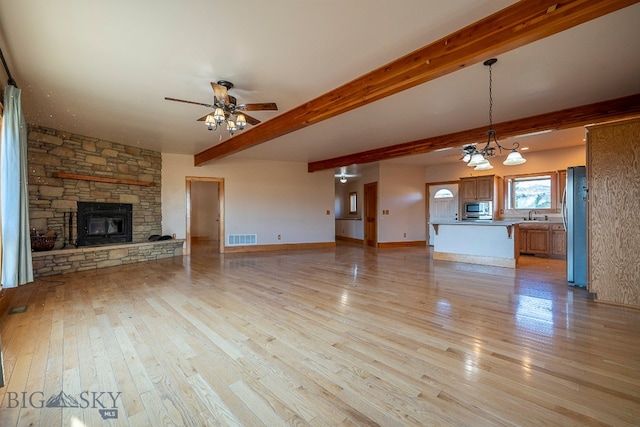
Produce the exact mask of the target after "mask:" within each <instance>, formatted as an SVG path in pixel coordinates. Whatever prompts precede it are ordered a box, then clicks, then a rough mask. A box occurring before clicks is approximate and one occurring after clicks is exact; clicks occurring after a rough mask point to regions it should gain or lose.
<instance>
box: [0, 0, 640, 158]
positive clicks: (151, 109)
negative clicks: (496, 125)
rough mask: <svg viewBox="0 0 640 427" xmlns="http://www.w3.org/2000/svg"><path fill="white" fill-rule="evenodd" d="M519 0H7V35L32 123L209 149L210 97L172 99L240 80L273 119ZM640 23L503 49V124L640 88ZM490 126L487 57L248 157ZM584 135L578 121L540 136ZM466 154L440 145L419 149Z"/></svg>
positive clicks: (312, 152)
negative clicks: (267, 105)
mask: <svg viewBox="0 0 640 427" xmlns="http://www.w3.org/2000/svg"><path fill="white" fill-rule="evenodd" d="M511 3H514V2H513V1H508V0H456V1H448V2H444V1H441V0H396V1H395V2H393V6H390V4H391V3H390V2H389V1H387V0H384V1H383V0H348V1H345V0H270V1H264V0H245V1H242V2H234V3H230V2H226V1H225V2H222V1H218V0H188V1H182V2H177V1H175V2H173V1H171V2H170V1H160V2H158V1H157V0H154V1H152V0H136V1H130V0H110V1H103V2H88V1H86V0H66V1H63V2H54V1H36V0H21V1H8V0H4V1H1V2H0V46H1V47H2V49H3V51H4V53H5V57H6V59H7V62H8V64H9V66H10V69H11V72H12V74H13V76H14V78H15V80H16V82H17V84H18V86H19V87H20V88H21V89H22V90H23V108H24V111H25V116H26V119H27V121H28V122H29V123H33V124H38V125H42V126H46V127H52V128H56V129H60V130H65V131H69V132H74V133H78V134H82V135H89V136H93V137H96V138H101V139H106V140H111V141H116V142H121V143H124V144H128V145H134V146H140V147H144V148H150V149H154V150H158V151H162V152H167V153H178V154H195V153H197V152H200V151H202V150H204V149H206V148H209V147H211V146H213V145H216V144H218V143H219V142H220V141H222V140H224V139H225V138H226V135H224V134H223V133H221V132H220V131H217V132H209V131H207V130H206V127H205V125H204V124H203V123H201V122H196V119H197V118H199V117H202V116H203V115H205V114H207V113H208V112H209V111H210V109H208V108H207V107H200V106H196V105H189V104H182V103H176V102H170V101H166V100H164V97H165V96H168V97H175V98H181V99H187V100H193V101H197V102H203V103H211V102H212V101H213V92H212V90H211V86H210V84H209V83H210V82H215V81H217V80H220V79H225V80H230V81H232V82H233V83H234V84H235V86H236V87H235V88H234V89H233V90H232V91H231V94H232V95H235V96H236V97H237V98H238V101H239V102H240V103H251V102H276V103H277V104H278V107H279V111H278V112H269V111H265V112H251V115H252V116H254V117H255V118H257V119H260V120H262V121H266V120H269V119H271V118H273V117H275V116H276V115H278V114H280V113H282V112H285V111H287V110H289V109H292V108H294V107H297V106H298V105H301V104H303V103H305V102H306V101H309V100H311V99H313V98H316V97H318V96H320V95H322V94H324V93H326V92H328V91H330V90H332V89H334V88H336V87H338V86H340V85H342V84H344V83H347V82H348V81H351V80H353V79H355V78H357V77H359V76H361V75H363V74H364V73H366V72H368V71H371V70H373V69H375V68H378V67H380V66H382V65H383V64H385V63H388V62H390V61H393V60H395V59H397V58H399V57H401V56H403V55H405V54H407V53H409V52H411V51H413V50H415V49H418V48H420V47H422V46H425V45H427V44H429V43H430V42H433V41H435V40H437V39H439V38H440V37H443V36H445V35H447V34H450V33H452V32H454V31H456V30H458V29H460V28H462V27H464V26H467V25H469V24H471V23H473V22H475V21H477V20H479V19H481V18H483V17H485V16H487V15H490V14H491V13H494V12H496V11H498V10H500V9H502V8H504V7H506V6H508V5H510V4H511ZM638 22H640V4H635V5H633V6H630V7H627V8H625V9H622V10H620V11H618V12H614V13H612V14H609V15H607V16H604V17H601V18H598V19H596V20H593V21H590V22H587V23H585V24H582V25H580V26H578V27H574V28H572V29H570V30H567V31H564V32H562V33H559V34H557V35H554V36H551V37H548V38H546V39H544V40H541V41H538V42H535V43H532V44H529V45H527V46H525V47H522V48H519V49H516V50H514V51H511V52H508V53H506V54H503V55H501V56H500V57H499V58H498V63H497V64H496V65H494V67H493V98H494V104H493V105H494V107H493V119H494V122H501V121H505V120H511V119H517V118H522V117H526V116H531V115H535V114H541V113H545V112H549V111H555V110H559V109H564V108H568V107H574V106H580V105H585V104H590V103H594V102H598V101H603V100H608V99H613V98H618V97H622V96H626V95H631V94H636V93H640V78H638V76H640V55H639V54H638V52H639V50H638V49H639V46H638V40H640V25H638ZM484 124H488V70H487V68H486V67H484V66H483V65H482V64H476V65H472V66H470V67H467V68H464V69H462V70H460V71H457V72H455V73H452V74H449V75H447V76H445V77H441V78H439V79H437V80H434V81H431V82H428V83H425V84H423V85H420V86H417V87H415V88H413V89H410V90H407V91H404V92H401V93H399V94H396V95H393V96H390V97H388V98H384V99H382V100H380V101H377V102H375V103H372V104H369V105H366V106H364V107H361V108H359V109H356V110H353V111H350V112H348V113H345V114H343V115H341V116H338V117H335V118H333V119H329V120H326V121H324V122H321V123H318V124H315V125H312V126H309V127H307V128H304V129H302V130H300V131H297V132H294V133H290V134H288V135H285V136H283V137H280V138H276V139H274V140H271V141H268V142H266V143H264V144H261V145H259V146H257V147H254V148H251V149H248V150H245V151H243V152H240V153H237V154H234V155H233V156H234V157H237V158H256V159H274V160H285V161H302V162H308V161H318V160H323V159H327V158H331V157H336V156H342V155H346V154H352V153H355V152H359V151H364V150H369V149H373V148H378V147H383V146H387V145H391V144H398V143H403V142H407V141H413V140H417V139H422V138H427V137H430V136H436V135H440V134H446V133H451V132H456V131H460V130H464V129H470V128H476V127H480V126H483V125H484ZM498 136H499V135H498ZM582 138H583V132H582V129H576V130H573V131H564V132H554V133H552V134H547V135H545V136H540V137H529V138H527V139H526V145H529V146H530V147H531V150H536V149H549V148H555V147H560V146H567V145H577V144H581V143H582ZM537 141H540V142H539V148H537V147H538V146H537V145H536V144H537ZM521 142H522V143H523V144H525V142H524V140H523V141H521ZM456 159H457V156H453V155H451V153H447V152H441V153H433V154H429V155H421V156H415V157H414V158H406V159H404V161H406V162H411V163H417V162H419V163H424V164H428V163H429V162H435V161H449V160H450V161H455V160H456Z"/></svg>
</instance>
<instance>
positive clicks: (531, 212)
mask: <svg viewBox="0 0 640 427" xmlns="http://www.w3.org/2000/svg"><path fill="white" fill-rule="evenodd" d="M533 215H538V211H536V210H530V211H529V221H531V220H532V219H534V218H532V217H533Z"/></svg>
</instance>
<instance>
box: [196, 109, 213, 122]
mask: <svg viewBox="0 0 640 427" xmlns="http://www.w3.org/2000/svg"><path fill="white" fill-rule="evenodd" d="M209 114H211V115H212V116H213V111H212V112H210V113H209ZM209 114H207V115H204V116H202V117H200V118H199V119H198V120H196V121H198V122H204V121H205V120H206V119H207V116H209Z"/></svg>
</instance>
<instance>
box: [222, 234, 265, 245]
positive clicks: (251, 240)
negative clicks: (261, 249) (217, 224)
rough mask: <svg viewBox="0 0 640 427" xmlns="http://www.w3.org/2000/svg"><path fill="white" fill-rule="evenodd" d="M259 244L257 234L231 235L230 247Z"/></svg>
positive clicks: (228, 242)
mask: <svg viewBox="0 0 640 427" xmlns="http://www.w3.org/2000/svg"><path fill="white" fill-rule="evenodd" d="M256 244H258V235H257V234H229V237H228V239H227V245H228V246H245V245H256Z"/></svg>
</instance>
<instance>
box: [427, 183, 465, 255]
mask: <svg viewBox="0 0 640 427" xmlns="http://www.w3.org/2000/svg"><path fill="white" fill-rule="evenodd" d="M457 220H458V184H436V185H430V186H429V217H428V220H427V227H428V229H429V245H433V241H434V231H433V227H432V226H431V224H432V223H433V222H439V221H457Z"/></svg>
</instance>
